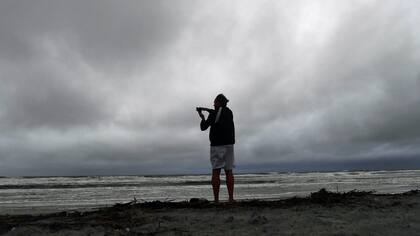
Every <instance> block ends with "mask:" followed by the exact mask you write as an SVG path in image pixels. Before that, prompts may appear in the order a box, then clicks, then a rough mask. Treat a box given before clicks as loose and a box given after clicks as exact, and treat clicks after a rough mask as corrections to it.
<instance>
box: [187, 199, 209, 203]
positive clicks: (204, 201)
mask: <svg viewBox="0 0 420 236" xmlns="http://www.w3.org/2000/svg"><path fill="white" fill-rule="evenodd" d="M207 203H209V200H207V199H205V198H191V199H190V204H207Z"/></svg>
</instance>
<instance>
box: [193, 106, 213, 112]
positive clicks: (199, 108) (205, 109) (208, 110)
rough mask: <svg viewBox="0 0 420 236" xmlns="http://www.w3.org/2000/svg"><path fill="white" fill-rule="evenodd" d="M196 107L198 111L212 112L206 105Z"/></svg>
mask: <svg viewBox="0 0 420 236" xmlns="http://www.w3.org/2000/svg"><path fill="white" fill-rule="evenodd" d="M195 109H196V110H197V111H198V112H203V111H207V112H211V109H208V108H205V107H196V108H195Z"/></svg>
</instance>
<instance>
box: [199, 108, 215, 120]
mask: <svg viewBox="0 0 420 236" xmlns="http://www.w3.org/2000/svg"><path fill="white" fill-rule="evenodd" d="M196 110H197V112H198V115H199V116H200V118H201V119H205V118H204V115H203V111H207V112H209V113H210V112H211V111H212V109H209V108H205V107H197V108H196Z"/></svg>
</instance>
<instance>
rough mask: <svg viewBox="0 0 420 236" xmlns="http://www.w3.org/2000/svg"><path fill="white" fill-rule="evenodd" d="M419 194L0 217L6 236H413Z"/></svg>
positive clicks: (197, 202) (418, 227)
mask: <svg viewBox="0 0 420 236" xmlns="http://www.w3.org/2000/svg"><path fill="white" fill-rule="evenodd" d="M419 203H420V191H419V190H413V191H410V192H407V193H402V194H374V193H371V192H358V191H352V192H348V193H332V192H327V191H325V190H320V191H319V192H316V193H312V194H311V195H310V196H309V197H306V198H290V199H283V200H273V201H259V200H248V201H239V202H236V203H233V204H228V203H219V204H214V203H211V202H208V201H207V200H205V199H192V200H191V201H190V202H144V203H137V202H130V203H127V204H117V205H115V206H113V207H109V208H103V209H99V210H96V211H89V212H60V213H53V214H45V215H3V216H0V234H5V235H420V204H419Z"/></svg>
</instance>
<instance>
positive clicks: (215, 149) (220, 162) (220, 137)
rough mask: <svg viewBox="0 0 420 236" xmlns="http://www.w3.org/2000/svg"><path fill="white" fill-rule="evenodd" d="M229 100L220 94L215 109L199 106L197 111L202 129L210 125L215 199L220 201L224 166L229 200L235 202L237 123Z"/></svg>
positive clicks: (212, 180) (216, 99)
mask: <svg viewBox="0 0 420 236" xmlns="http://www.w3.org/2000/svg"><path fill="white" fill-rule="evenodd" d="M228 102H229V100H228V99H227V98H226V97H225V96H224V95H223V94H219V95H217V96H216V98H215V99H214V110H213V109H208V108H202V107H198V108H197V112H198V114H199V116H200V118H201V123H200V128H201V130H202V131H205V130H207V128H208V127H210V134H209V138H210V162H211V165H212V169H213V171H212V179H211V183H212V186H213V195H214V201H215V202H218V201H219V189H220V172H221V169H222V168H223V169H224V170H225V174H226V185H227V189H228V194H229V202H233V201H234V199H233V188H234V177H233V168H234V167H235V158H234V151H233V150H234V149H233V146H234V144H235V125H234V123H233V113H232V111H231V110H230V109H229V108H228V107H227V106H226V105H227V103H228ZM202 111H207V112H208V113H209V114H208V117H207V119H205V117H204V115H203V113H202Z"/></svg>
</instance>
